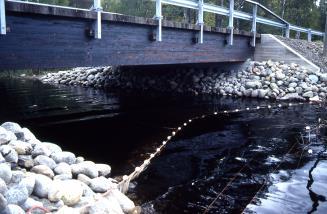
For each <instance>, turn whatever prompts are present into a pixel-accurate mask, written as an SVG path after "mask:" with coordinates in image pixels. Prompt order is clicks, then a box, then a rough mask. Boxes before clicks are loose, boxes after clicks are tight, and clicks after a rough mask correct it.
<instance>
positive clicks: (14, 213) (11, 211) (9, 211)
mask: <svg viewBox="0 0 327 214" xmlns="http://www.w3.org/2000/svg"><path fill="white" fill-rule="evenodd" d="M1 214H25V211H24V210H23V209H22V208H20V206H18V205H15V204H9V205H8V206H7V207H6V209H5V210H3V211H2V212H1Z"/></svg>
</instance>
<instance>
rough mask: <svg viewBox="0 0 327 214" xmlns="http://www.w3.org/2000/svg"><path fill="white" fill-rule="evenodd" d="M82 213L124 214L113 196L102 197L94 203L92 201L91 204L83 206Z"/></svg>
mask: <svg viewBox="0 0 327 214" xmlns="http://www.w3.org/2000/svg"><path fill="white" fill-rule="evenodd" d="M80 213H81V214H98V213H103V214H110V213H115V214H123V213H124V212H123V210H122V209H121V207H120V205H119V203H118V201H117V200H116V199H115V198H113V197H110V198H100V199H99V200H96V201H95V202H94V203H91V204H90V205H89V206H87V207H85V208H83V209H82V210H81V211H80Z"/></svg>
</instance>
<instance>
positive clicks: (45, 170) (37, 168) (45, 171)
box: [31, 165, 54, 178]
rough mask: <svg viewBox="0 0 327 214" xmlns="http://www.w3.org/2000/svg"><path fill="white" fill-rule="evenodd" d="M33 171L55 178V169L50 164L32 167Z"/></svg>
mask: <svg viewBox="0 0 327 214" xmlns="http://www.w3.org/2000/svg"><path fill="white" fill-rule="evenodd" d="M31 172H34V173H36V174H42V175H45V176H48V177H50V178H53V176H54V173H53V171H52V170H51V169H50V168H49V167H48V166H46V165H37V166H34V167H33V168H32V169H31Z"/></svg>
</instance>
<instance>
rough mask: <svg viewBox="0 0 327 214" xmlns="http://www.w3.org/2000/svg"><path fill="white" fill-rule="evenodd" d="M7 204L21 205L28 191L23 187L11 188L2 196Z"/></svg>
mask: <svg viewBox="0 0 327 214" xmlns="http://www.w3.org/2000/svg"><path fill="white" fill-rule="evenodd" d="M4 196H5V198H6V199H7V201H8V204H17V205H21V204H23V203H24V202H25V201H26V200H27V198H28V196H29V195H28V191H27V189H26V187H24V186H23V185H15V186H13V187H11V188H10V189H9V190H8V191H7V192H6V194H5V195H4Z"/></svg>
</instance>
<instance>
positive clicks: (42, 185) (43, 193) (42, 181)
mask: <svg viewBox="0 0 327 214" xmlns="http://www.w3.org/2000/svg"><path fill="white" fill-rule="evenodd" d="M51 184H52V180H51V179H50V178H49V177H47V176H45V175H39V174H36V175H35V187H34V191H33V194H34V195H36V196H37V197H39V198H47V197H48V192H49V188H50V186H51Z"/></svg>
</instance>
